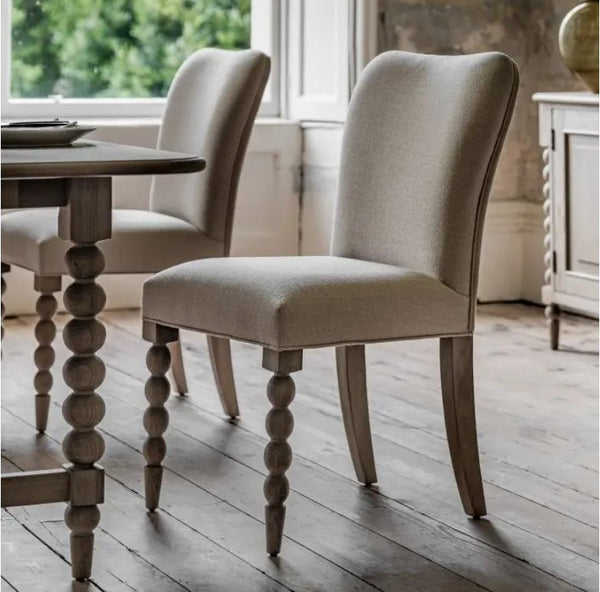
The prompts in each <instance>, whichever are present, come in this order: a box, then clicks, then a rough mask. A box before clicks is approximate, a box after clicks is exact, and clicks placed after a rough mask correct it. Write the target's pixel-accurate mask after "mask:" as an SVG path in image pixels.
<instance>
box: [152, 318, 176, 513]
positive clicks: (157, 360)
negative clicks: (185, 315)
mask: <svg viewBox="0 0 600 592" xmlns="http://www.w3.org/2000/svg"><path fill="white" fill-rule="evenodd" d="M143 337H144V339H145V340H146V341H151V342H152V344H153V345H152V346H150V349H149V350H148V354H147V355H146V366H147V367H148V370H150V378H148V380H147V381H146V387H145V394H146V399H147V401H148V403H149V404H150V405H149V407H148V408H147V409H146V411H145V413H144V429H145V430H146V433H147V434H148V437H147V438H146V441H145V442H144V458H145V459H146V468H145V469H144V485H145V493H146V508H148V510H149V511H150V512H153V511H154V510H156V508H158V502H159V499H160V488H161V484H162V474H163V467H162V464H161V463H162V461H163V459H164V458H165V455H166V453H167V444H166V442H165V439H164V438H163V434H164V433H165V432H166V431H167V427H168V425H169V413H168V411H167V410H166V409H165V403H166V402H167V399H168V398H169V392H170V390H171V388H170V384H169V381H168V379H167V377H166V374H167V372H168V371H169V365H170V363H171V354H170V352H169V348H168V347H167V345H166V344H167V343H171V342H173V341H176V340H177V339H178V338H179V331H178V330H177V329H173V328H172V327H165V326H163V325H157V324H155V323H150V322H147V321H144V323H143Z"/></svg>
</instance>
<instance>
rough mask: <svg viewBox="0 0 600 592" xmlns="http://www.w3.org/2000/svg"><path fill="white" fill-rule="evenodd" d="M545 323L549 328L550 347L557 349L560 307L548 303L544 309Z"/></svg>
mask: <svg viewBox="0 0 600 592" xmlns="http://www.w3.org/2000/svg"><path fill="white" fill-rule="evenodd" d="M544 314H545V315H546V324H547V325H548V329H549V330H550V348H551V349H558V336H559V331H560V308H559V307H558V306H557V305H556V304H550V305H549V306H547V307H546V309H545V310H544Z"/></svg>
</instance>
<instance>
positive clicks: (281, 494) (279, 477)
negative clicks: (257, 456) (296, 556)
mask: <svg viewBox="0 0 600 592" xmlns="http://www.w3.org/2000/svg"><path fill="white" fill-rule="evenodd" d="M263 368H266V369H267V370H271V371H272V372H273V373H274V375H273V376H272V377H271V379H270V380H269V384H268V386H267V396H268V398H269V401H270V402H271V405H273V408H272V409H271V410H270V411H269V413H268V415H267V419H266V422H265V427H266V430H267V434H268V435H269V437H270V442H269V443H268V444H267V446H266V448H265V455H264V460H265V465H266V467H267V470H268V471H269V474H268V476H267V478H266V480H265V485H264V494H265V498H266V500H267V506H266V507H265V528H266V537H267V553H268V554H269V555H270V556H271V557H276V556H277V555H278V554H279V552H280V550H281V541H282V539H283V526H284V523H285V503H284V502H285V500H286V499H287V497H288V493H289V483H288V479H287V477H286V476H285V472H286V471H287V470H288V469H289V467H290V465H291V464H292V449H291V448H290V445H289V444H288V442H287V439H288V437H289V436H290V434H291V433H292V430H293V429H294V418H293V416H292V412H291V411H290V410H289V409H288V406H289V405H290V403H291V402H292V401H293V399H294V396H295V393H296V387H295V384H294V379H293V378H292V377H291V376H290V373H291V372H296V371H298V370H300V369H301V368H302V351H301V350H296V351H285V352H277V351H274V350H267V349H265V350H264V352H263Z"/></svg>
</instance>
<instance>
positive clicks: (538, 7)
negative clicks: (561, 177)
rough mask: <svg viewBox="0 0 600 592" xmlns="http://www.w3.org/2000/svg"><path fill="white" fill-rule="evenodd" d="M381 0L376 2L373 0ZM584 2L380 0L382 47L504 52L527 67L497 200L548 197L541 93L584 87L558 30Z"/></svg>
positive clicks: (501, 165) (495, 194)
mask: <svg viewBox="0 0 600 592" xmlns="http://www.w3.org/2000/svg"><path fill="white" fill-rule="evenodd" d="M373 1H375V0H373ZM577 3H578V2H577V0H379V9H380V17H381V20H380V24H379V31H378V49H379V51H387V50H390V49H402V50H406V51H417V52H422V53H440V54H464V53H476V52H480V51H490V50H497V51H502V52H504V53H506V54H508V55H510V56H511V57H512V58H513V59H514V60H515V61H516V62H517V63H518V65H519V68H520V71H521V88H520V91H519V99H518V102H517V106H516V110H515V114H514V117H513V122H512V125H511V130H510V132H509V135H508V137H507V140H506V144H505V148H504V152H503V155H502V158H501V160H500V163H499V165H498V173H497V175H496V181H495V183H494V189H493V194H492V199H518V198H524V199H526V200H531V201H536V202H539V201H542V195H541V186H542V183H541V168H542V165H541V153H540V150H539V148H538V145H537V108H536V106H535V105H534V104H533V103H532V101H531V95H532V94H533V93H535V92H537V91H566V90H569V91H573V90H583V87H582V86H581V85H580V83H579V82H577V81H576V80H575V79H574V78H573V77H572V76H571V74H570V72H569V71H568V70H567V68H566V67H565V66H564V65H563V63H562V61H561V59H560V56H559V54H558V42H557V39H558V28H559V25H560V22H561V20H562V18H563V16H564V15H565V14H566V13H567V12H568V11H569V10H570V9H571V8H572V7H573V6H575V5H576V4H577Z"/></svg>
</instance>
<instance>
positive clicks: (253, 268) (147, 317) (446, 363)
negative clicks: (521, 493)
mask: <svg viewBox="0 0 600 592" xmlns="http://www.w3.org/2000/svg"><path fill="white" fill-rule="evenodd" d="M518 78H519V77H518V70H517V67H516V65H515V64H514V62H513V61H512V60H511V59H510V58H508V57H507V56H505V55H503V54H501V53H482V54H477V55H468V56H432V55H419V54H412V53H405V52H398V51H393V52H388V53H384V54H382V55H380V56H379V57H377V58H375V59H374V60H373V61H372V62H371V63H370V64H369V65H368V66H367V68H366V69H365V70H364V72H363V74H362V76H361V78H360V80H359V83H358V85H357V87H356V88H355V90H354V93H353V96H352V100H351V102H350V107H349V111H348V116H347V122H346V126H345V131H344V140H343V149H342V162H341V170H340V180H339V190H338V201H337V208H336V214H335V220H334V233H333V239H332V245H331V255H330V256H321V257H308V256H307V257H261V258H257V257H250V258H235V257H234V258H228V259H205V260H203V261H193V262H188V263H184V264H182V265H178V266H175V267H173V268H170V269H167V270H164V271H162V272H160V273H158V274H156V275H154V276H152V277H151V278H149V279H147V280H146V281H145V283H144V288H143V303H142V318H143V337H144V339H146V340H147V341H150V342H151V343H152V345H151V347H150V349H149V351H148V355H147V358H146V362H147V366H148V369H149V371H150V374H151V376H150V377H149V379H148V381H147V382H146V390H145V393H146V398H147V400H148V402H149V407H148V408H147V409H146V412H145V415H144V427H145V429H146V432H147V435H148V437H147V439H146V442H145V445H144V455H145V458H146V462H147V466H146V469H145V487H146V506H147V508H148V509H149V510H154V509H155V508H157V506H158V503H159V494H160V486H161V478H162V471H163V469H162V461H163V459H164V457H165V453H166V444H165V440H164V432H165V431H166V428H167V425H168V413H167V410H166V408H165V402H166V400H167V398H168V396H169V384H168V381H167V380H166V378H165V373H166V372H167V370H168V367H169V349H168V347H167V344H168V343H169V342H172V341H175V340H176V339H177V337H178V330H179V329H181V328H185V329H193V330H196V331H200V332H202V333H206V334H208V335H213V336H217V337H219V338H222V339H225V338H226V339H236V340H239V341H245V342H249V343H254V344H258V345H260V346H261V347H262V348H263V358H262V364H263V367H264V368H266V369H267V370H270V371H271V372H272V373H273V376H272V377H271V379H270V381H269V383H268V386H267V396H268V398H269V401H270V402H271V405H272V409H271V410H270V411H269V413H268V415H267V418H266V431H267V434H268V436H269V439H270V441H269V442H268V444H267V445H266V449H265V455H264V460H265V464H266V467H267V470H268V476H267V478H266V481H265V486H264V493H265V497H266V500H267V506H266V512H265V522H266V535H267V552H268V553H269V554H270V555H277V554H278V553H279V551H280V548H281V540H282V533H283V523H284V518H285V506H284V502H285V500H286V498H287V496H288V490H289V485H288V480H287V478H286V476H285V472H286V470H287V469H288V468H289V466H290V463H291V460H292V451H291V448H290V446H289V444H288V442H287V439H288V437H289V435H290V434H291V432H292V428H293V417H292V413H291V411H290V409H289V405H290V403H291V402H292V400H293V399H294V394H295V386H294V381H293V379H292V377H291V376H290V374H291V373H293V372H296V371H298V370H300V369H301V367H302V351H303V350H304V349H305V348H317V347H332V346H334V347H336V355H337V373H338V384H339V391H340V398H341V408H342V415H343V419H344V425H345V429H346V435H347V439H348V444H349V448H350V452H351V456H352V460H353V463H354V467H355V470H356V475H357V477H358V480H359V481H361V482H362V483H364V484H365V485H369V484H371V483H374V482H376V481H377V475H376V471H375V462H374V458H373V448H372V443H371V432H370V425H369V413H368V403H367V388H366V374H365V348H364V346H365V344H368V343H374V342H379V341H395V340H403V339H417V338H432V337H437V338H439V339H440V362H441V385H442V398H443V409H444V415H445V422H446V431H447V437H448V444H449V448H450V455H451V459H452V465H453V468H454V474H455V477H456V482H457V485H458V490H459V493H460V498H461V500H462V504H463V507H464V510H465V512H466V513H467V514H469V515H471V516H472V517H473V518H478V517H480V516H483V515H484V514H485V513H486V507H485V499H484V493H483V484H482V480H481V472H480V466H479V454H478V449H477V432H476V426H475V407H474V390H473V329H474V321H475V319H474V313H475V302H476V293H477V276H478V267H479V255H480V246H481V235H482V230H483V222H484V216H485V210H486V204H487V199H488V194H489V191H490V185H491V183H492V178H493V175H494V171H495V167H496V163H497V161H498V156H499V154H500V150H501V146H502V143H503V140H504V137H505V134H506V130H507V128H508V125H509V122H510V119H511V116H512V111H513V107H514V103H515V97H516V94H517V87H518Z"/></svg>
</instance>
